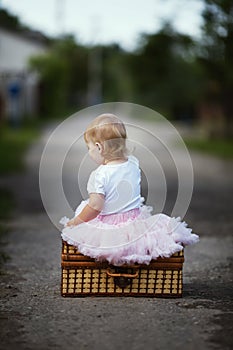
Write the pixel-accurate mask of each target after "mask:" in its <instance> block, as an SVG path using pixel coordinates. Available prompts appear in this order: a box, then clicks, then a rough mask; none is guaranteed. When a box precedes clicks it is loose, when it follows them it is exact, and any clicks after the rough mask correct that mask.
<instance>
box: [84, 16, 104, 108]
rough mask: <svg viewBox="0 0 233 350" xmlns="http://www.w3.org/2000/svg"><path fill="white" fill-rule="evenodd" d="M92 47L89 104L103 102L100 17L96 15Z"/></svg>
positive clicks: (89, 67)
mask: <svg viewBox="0 0 233 350" xmlns="http://www.w3.org/2000/svg"><path fill="white" fill-rule="evenodd" d="M90 27H91V36H92V38H94V39H93V40H92V47H91V48H90V50H89V57H88V92H87V103H88V105H89V106H90V105H94V104H99V103H101V102H102V49H101V47H100V45H98V44H97V40H96V38H97V36H98V34H99V32H100V18H99V17H98V16H94V17H93V18H92V19H91V25H90Z"/></svg>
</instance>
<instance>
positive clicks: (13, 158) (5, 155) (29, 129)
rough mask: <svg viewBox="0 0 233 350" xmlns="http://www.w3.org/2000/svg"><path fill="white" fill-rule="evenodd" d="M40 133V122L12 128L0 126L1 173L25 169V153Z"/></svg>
mask: <svg viewBox="0 0 233 350" xmlns="http://www.w3.org/2000/svg"><path fill="white" fill-rule="evenodd" d="M38 135H39V129H38V123H36V124H26V125H23V126H22V127H20V128H17V129H12V128H10V127H9V126H4V127H2V128H0V159H1V162H0V174H1V175H4V174H10V173H13V172H18V171H22V170H23V169H24V162H23V155H24V152H25V151H26V149H27V147H28V146H29V145H30V144H31V143H32V142H33V141H34V140H35V139H36V137H37V136H38Z"/></svg>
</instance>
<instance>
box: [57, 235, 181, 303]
mask: <svg viewBox="0 0 233 350" xmlns="http://www.w3.org/2000/svg"><path fill="white" fill-rule="evenodd" d="M183 261H184V252H183V251H182V252H179V253H176V254H174V255H172V256H171V257H170V258H159V259H157V260H153V261H152V262H151V263H150V264H149V265H139V264H135V265H130V266H129V265H123V266H121V267H119V266H117V267H116V266H113V265H110V264H108V263H107V262H103V263H101V262H95V260H94V259H91V258H89V257H86V256H84V255H82V254H80V253H79V252H78V251H77V249H76V248H75V247H73V246H71V245H68V244H66V243H65V242H63V243H62V262H61V266H62V278H61V294H62V296H65V297H78V296H91V295H96V296H98V295H99V296H104V295H106V296H150V297H181V296H182V288H183V278H182V267H183Z"/></svg>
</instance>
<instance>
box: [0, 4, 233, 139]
mask: <svg viewBox="0 0 233 350" xmlns="http://www.w3.org/2000/svg"><path fill="white" fill-rule="evenodd" d="M203 4H204V10H203V13H202V18H203V25H202V36H201V38H200V39H199V40H198V41H197V40H196V41H195V40H194V39H193V38H191V37H190V36H188V35H184V34H180V33H178V32H177V31H175V30H174V28H173V27H172V26H171V25H170V24H169V23H164V24H163V27H162V28H161V29H160V30H159V31H158V32H156V33H154V34H142V35H141V39H140V42H139V44H138V47H137V49H136V50H134V51H133V52H127V51H125V50H123V49H122V48H121V47H120V46H119V45H118V44H111V45H96V46H92V47H88V46H84V45H81V44H79V43H77V41H76V40H75V38H74V37H73V36H72V35H66V36H64V37H60V38H58V39H56V40H53V41H51V46H50V50H49V52H48V53H47V54H46V55H43V56H38V57H34V58H32V59H31V62H30V66H31V68H32V69H35V70H36V71H38V73H39V75H40V78H41V83H40V103H41V105H40V115H42V116H43V117H44V118H47V117H48V116H49V117H51V116H56V117H59V116H64V115H66V114H67V112H71V111H77V110H79V109H81V108H84V107H86V106H88V105H90V99H89V96H90V87H91V88H92V91H91V93H92V94H93V91H94V92H95V91H96V95H97V98H96V101H97V102H100V103H101V102H110V101H128V102H134V103H138V104H142V105H145V106H148V107H151V108H153V109H155V110H156V111H158V112H160V113H162V114H164V115H165V116H166V117H167V118H170V119H176V120H177V119H181V120H184V121H189V122H192V123H193V122H196V121H200V120H201V123H203V125H204V126H205V127H206V129H207V131H206V135H207V136H211V137H212V138H213V137H224V138H229V137H232V134H233V127H232V121H233V65H232V58H233V2H232V0H221V1H219V0H203ZM0 12H1V11H0ZM12 21H13V22H14V23H15V24H14V23H13V22H12V24H11V25H12V26H13V27H14V28H15V29H16V28H17V26H18V28H19V27H20V24H19V23H18V22H17V18H13V19H12ZM15 21H16V22H15ZM17 23H18V24H17ZM97 53H98V54H97ZM96 54H97V55H96ZM95 60H96V62H95ZM97 61H98V62H97ZM93 87H94V88H93ZM93 89H94V90H93ZM95 89H96V90H95ZM100 90H101V93H100ZM99 95H101V96H99ZM93 101H95V99H94V100H93ZM208 125H209V126H210V127H208ZM220 126H221V127H220Z"/></svg>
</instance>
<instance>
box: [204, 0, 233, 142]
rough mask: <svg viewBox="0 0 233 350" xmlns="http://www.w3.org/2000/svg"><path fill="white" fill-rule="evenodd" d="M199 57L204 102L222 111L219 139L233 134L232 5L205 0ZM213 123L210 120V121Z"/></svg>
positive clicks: (230, 1)
mask: <svg viewBox="0 0 233 350" xmlns="http://www.w3.org/2000/svg"><path fill="white" fill-rule="evenodd" d="M204 3H205V8H204V11H203V20H204V23H203V38H202V42H201V46H200V48H201V50H200V54H199V58H200V62H201V64H202V66H203V67H204V69H205V72H206V76H207V84H206V94H205V99H206V100H207V101H208V103H216V101H217V102H218V103H219V104H220V105H221V106H222V110H223V136H224V137H227V138H228V137H232V134H233V125H232V120H233V65H232V60H233V2H232V0H205V1H204ZM213 122H214V120H213Z"/></svg>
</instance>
